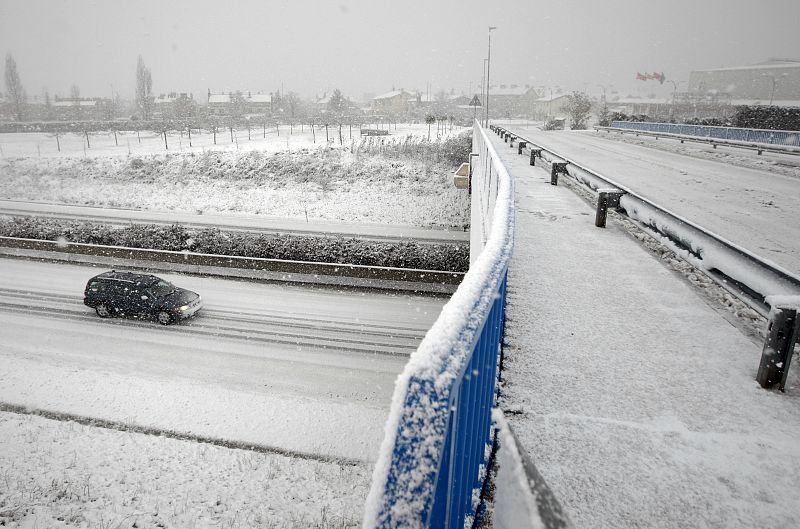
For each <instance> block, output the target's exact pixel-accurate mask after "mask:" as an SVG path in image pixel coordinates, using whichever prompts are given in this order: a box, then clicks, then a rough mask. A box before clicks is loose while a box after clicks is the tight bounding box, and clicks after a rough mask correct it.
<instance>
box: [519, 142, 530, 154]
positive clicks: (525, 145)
mask: <svg viewBox="0 0 800 529" xmlns="http://www.w3.org/2000/svg"><path fill="white" fill-rule="evenodd" d="M527 146H528V142H527V141H521V142H519V145H517V154H522V149H524V148H525V147H527Z"/></svg>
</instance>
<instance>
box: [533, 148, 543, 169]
mask: <svg viewBox="0 0 800 529" xmlns="http://www.w3.org/2000/svg"><path fill="white" fill-rule="evenodd" d="M541 157H542V150H541V149H531V165H536V158H541Z"/></svg>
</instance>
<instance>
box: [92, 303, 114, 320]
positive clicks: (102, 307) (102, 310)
mask: <svg viewBox="0 0 800 529" xmlns="http://www.w3.org/2000/svg"><path fill="white" fill-rule="evenodd" d="M94 311H95V312H96V313H97V315H98V316H100V317H101V318H108V317H109V316H111V309H110V308H108V305H106V304H105V303H101V304H99V305H98V306H96V307H95V308H94Z"/></svg>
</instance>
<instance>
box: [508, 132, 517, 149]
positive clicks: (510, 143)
mask: <svg viewBox="0 0 800 529" xmlns="http://www.w3.org/2000/svg"><path fill="white" fill-rule="evenodd" d="M516 139H517V137H516V136H515V135H513V134H512V135H511V137H510V138H509V142H508V146H509V147H513V146H514V140H516Z"/></svg>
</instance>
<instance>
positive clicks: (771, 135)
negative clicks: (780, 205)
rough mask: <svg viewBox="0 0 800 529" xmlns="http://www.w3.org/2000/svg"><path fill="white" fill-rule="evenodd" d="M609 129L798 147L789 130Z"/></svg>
mask: <svg viewBox="0 0 800 529" xmlns="http://www.w3.org/2000/svg"><path fill="white" fill-rule="evenodd" d="M611 128H614V129H624V130H633V131H642V132H660V133H664V134H675V135H679V136H692V137H696V138H709V139H717V140H728V141H738V142H750V143H763V144H765V145H785V146H789V147H800V132H798V131H791V130H766V129H739V128H734V127H711V126H706V125H682V124H678V123H647V122H641V121H612V122H611Z"/></svg>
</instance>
